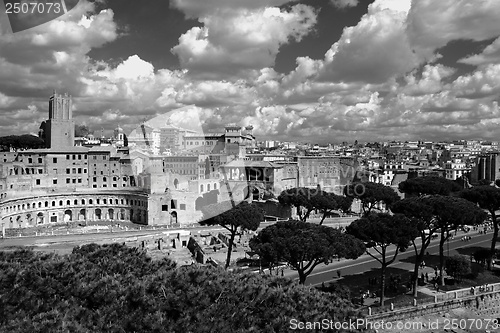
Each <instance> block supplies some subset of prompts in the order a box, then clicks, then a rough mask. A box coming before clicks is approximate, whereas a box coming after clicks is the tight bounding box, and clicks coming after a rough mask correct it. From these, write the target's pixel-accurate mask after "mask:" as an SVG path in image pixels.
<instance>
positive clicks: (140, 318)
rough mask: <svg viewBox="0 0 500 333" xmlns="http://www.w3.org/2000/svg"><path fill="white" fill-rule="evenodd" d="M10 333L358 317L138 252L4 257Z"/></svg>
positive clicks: (99, 249) (255, 328)
mask: <svg viewBox="0 0 500 333" xmlns="http://www.w3.org/2000/svg"><path fill="white" fill-rule="evenodd" d="M0 308H1V309H3V315H2V316H1V317H0V331H2V332H12V333H16V332H286V331H289V329H290V320H291V319H297V320H299V321H308V322H310V321H320V320H322V319H324V318H326V319H331V320H334V321H345V320H349V318H352V319H354V320H355V319H357V318H359V313H357V311H356V310H355V309H354V308H353V307H352V304H351V303H350V302H349V301H348V300H344V299H342V298H339V297H338V295H336V294H326V293H322V292H319V291H317V290H315V289H314V288H308V287H304V286H300V285H298V284H297V283H295V282H292V281H290V280H288V279H284V278H279V277H271V276H260V275H257V274H253V273H232V272H226V271H224V270H219V269H212V268H207V267H198V266H190V267H183V268H179V269H176V268H175V265H174V264H173V263H172V262H171V261H169V260H162V261H153V260H151V259H150V258H149V257H147V256H146V254H145V253H144V252H142V251H140V250H137V249H134V248H128V247H126V246H122V245H118V244H113V245H105V246H99V245H95V244H91V245H86V246H82V247H77V248H75V249H74V250H73V253H72V254H70V255H67V256H59V255H55V254H40V253H34V252H31V251H17V252H11V253H8V252H0Z"/></svg>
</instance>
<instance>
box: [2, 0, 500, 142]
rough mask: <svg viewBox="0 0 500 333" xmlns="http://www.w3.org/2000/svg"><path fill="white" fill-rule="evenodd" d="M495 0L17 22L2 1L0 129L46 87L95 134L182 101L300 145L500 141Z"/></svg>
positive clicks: (104, 2) (131, 13)
mask: <svg viewBox="0 0 500 333" xmlns="http://www.w3.org/2000/svg"><path fill="white" fill-rule="evenodd" d="M499 18H500V5H499V3H498V0H439V1H437V0H298V1H287V0H170V1H169V0H141V1H126V0H97V1H89V0H80V2H79V3H78V5H77V6H76V7H75V8H74V9H73V10H72V11H70V12H69V13H68V14H66V15H65V16H63V17H61V18H59V19H57V20H54V21H50V22H48V23H46V24H43V25H40V26H38V27H35V28H32V29H29V30H25V31H22V32H17V33H13V32H12V30H11V28H10V26H9V21H8V19H7V16H6V14H5V13H4V10H3V8H2V7H1V5H0V119H1V121H0V136H2V135H10V134H21V133H36V132H37V131H38V127H39V125H40V122H41V121H42V120H44V119H45V118H47V114H48V113H47V110H48V98H49V97H50V95H51V94H52V92H53V90H57V92H60V93H68V94H70V95H72V96H73V103H74V110H73V114H74V118H75V120H76V122H77V123H79V124H86V125H88V126H89V127H91V128H92V129H94V130H96V131H97V130H99V131H100V129H101V128H104V129H105V130H107V131H108V132H109V131H111V130H112V129H114V128H115V127H116V126H117V125H120V126H121V127H123V128H124V129H126V130H131V129H133V128H134V127H135V126H137V124H139V123H140V122H141V121H143V120H144V119H146V120H148V119H152V118H154V117H155V116H157V115H161V114H165V113H168V112H170V111H172V110H175V109H178V108H181V109H180V111H178V112H174V113H173V116H172V117H171V119H172V120H173V121H174V123H176V124H177V125H180V126H182V125H184V124H189V123H193V122H198V123H201V124H202V125H203V128H204V129H205V130H206V131H210V130H217V129H222V128H223V126H224V124H227V123H237V124H240V125H249V124H252V125H253V126H254V127H255V130H254V133H255V134H256V136H257V137H258V138H259V139H260V140H263V139H268V140H272V139H277V140H282V141H307V142H318V143H325V142H332V143H333V142H341V141H349V142H352V141H354V140H358V141H361V142H362V141H370V142H373V141H384V140H452V139H489V140H498V139H499V138H500V127H499V124H500V110H499V108H498V103H499V100H500V24H499Z"/></svg>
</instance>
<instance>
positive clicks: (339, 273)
mask: <svg viewBox="0 0 500 333" xmlns="http://www.w3.org/2000/svg"><path fill="white" fill-rule="evenodd" d="M341 275H342V273H341V272H340V270H338V271H337V276H338V278H339V279H340V276H341Z"/></svg>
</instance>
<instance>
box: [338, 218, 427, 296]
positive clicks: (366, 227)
mask: <svg viewBox="0 0 500 333" xmlns="http://www.w3.org/2000/svg"><path fill="white" fill-rule="evenodd" d="M346 232H347V233H348V234H351V235H353V236H355V237H356V238H358V239H360V240H362V241H363V242H365V243H366V244H367V249H366V253H367V254H368V255H370V256H371V257H372V258H374V259H375V260H377V261H378V262H379V263H380V264H381V266H382V267H381V272H380V273H381V281H382V282H381V291H380V304H381V305H384V300H385V272H386V268H387V267H388V266H389V265H391V264H392V263H394V261H395V260H396V257H397V255H398V253H399V251H405V250H406V249H407V248H408V246H409V245H410V242H411V241H412V240H414V239H415V238H416V237H417V236H418V229H417V227H416V225H415V224H413V223H412V222H411V221H410V219H408V218H407V217H405V216H404V215H402V214H396V215H390V214H387V213H371V214H369V215H367V216H365V217H363V218H361V219H358V220H355V221H354V222H352V223H351V224H350V225H348V226H347V228H346ZM390 246H394V254H393V255H392V256H390V255H389V253H388V250H389V247H390ZM370 250H373V251H370Z"/></svg>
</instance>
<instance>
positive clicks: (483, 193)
mask: <svg viewBox="0 0 500 333" xmlns="http://www.w3.org/2000/svg"><path fill="white" fill-rule="evenodd" d="M459 195H460V197H462V198H464V199H466V200H469V201H470V202H473V203H475V204H478V205H479V207H481V208H483V209H486V210H487V211H488V212H489V213H490V215H491V221H492V222H493V238H492V239H491V247H490V256H489V258H488V269H491V267H492V261H493V255H494V254H495V249H496V244H497V238H498V229H499V225H498V224H499V221H498V219H497V214H496V211H497V210H499V209H500V188H497V187H495V186H489V185H480V186H474V187H473V188H470V189H467V190H463V191H462V192H460V194H459Z"/></svg>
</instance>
